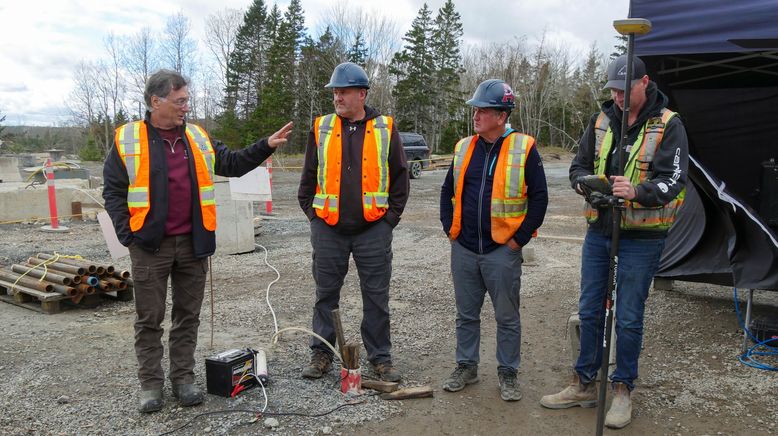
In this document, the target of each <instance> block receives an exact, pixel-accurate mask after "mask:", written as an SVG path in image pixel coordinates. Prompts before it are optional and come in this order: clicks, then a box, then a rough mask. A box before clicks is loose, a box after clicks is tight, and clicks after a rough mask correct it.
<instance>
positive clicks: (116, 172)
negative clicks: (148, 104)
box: [103, 112, 275, 258]
mask: <svg viewBox="0 0 778 436" xmlns="http://www.w3.org/2000/svg"><path fill="white" fill-rule="evenodd" d="M149 116H150V114H149V113H148V112H147V113H146V119H145V120H144V123H145V124H146V127H147V128H148V133H149V135H148V137H149V155H150V156H149V167H150V168H149V196H150V197H149V201H150V206H151V209H150V210H149V213H148V215H146V220H145V222H144V223H143V227H142V228H141V229H140V230H138V231H137V232H133V231H132V230H130V211H129V209H128V207H127V189H128V188H129V184H130V182H129V178H128V177H127V170H126V168H125V166H124V163H123V162H122V159H121V157H120V156H119V151H118V150H117V149H116V146H115V145H114V146H112V147H111V150H110V151H109V152H108V156H106V158H105V165H104V167H103V183H104V187H103V199H105V210H106V211H107V212H108V215H109V216H110V217H111V221H112V222H113V226H114V228H115V229H116V236H118V237H119V242H121V243H122V244H123V245H124V246H129V245H130V244H132V243H136V244H138V246H139V247H141V248H143V249H144V250H147V251H151V252H155V251H157V250H158V249H159V246H160V244H161V242H162V238H163V237H164V236H165V222H166V221H167V210H168V207H167V202H168V190H167V183H168V179H167V157H166V156H165V150H164V148H163V147H164V144H163V142H162V138H161V137H160V136H159V133H158V132H157V130H156V129H155V128H154V127H153V126H152V125H151V123H150V122H149ZM185 128H186V126H181V127H180V129H181V138H183V141H184V144H185V146H186V147H187V152H188V153H189V156H192V155H193V154H192V146H191V144H189V141H188V139H187V137H186V135H185V134H184V129H185ZM211 141H212V144H213V147H214V153H215V160H214V171H215V173H216V174H218V175H220V176H226V177H240V176H242V175H244V174H246V173H248V172H249V171H251V170H252V169H254V168H256V167H257V166H258V165H259V164H261V163H262V162H264V161H265V159H267V157H268V156H270V155H271V154H272V153H273V152H274V151H275V149H273V148H270V146H268V144H267V138H263V139H261V140H260V141H259V142H257V143H255V144H252V145H250V146H249V147H247V148H244V149H243V150H238V151H231V150H229V149H228V148H227V147H226V146H225V145H224V144H222V143H221V142H218V141H213V139H212V140H211ZM195 174H196V173H195V168H194V162H193V161H192V159H189V175H190V179H191V182H192V199H193V200H194V201H192V239H193V241H194V253H195V256H197V257H198V258H203V257H208V256H210V255H212V254H213V252H214V251H215V250H216V235H215V232H211V231H208V230H206V229H205V227H203V219H202V213H201V211H200V204H199V201H198V200H197V199H199V198H200V194H199V193H198V188H197V181H196V175H195Z"/></svg>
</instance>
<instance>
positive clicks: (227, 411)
mask: <svg viewBox="0 0 778 436" xmlns="http://www.w3.org/2000/svg"><path fill="white" fill-rule="evenodd" d="M365 401H367V398H362V399H360V400H358V401H349V402H347V403H343V404H341V405H340V406H337V407H334V408H332V409H330V410H327V411H326V412H321V413H302V412H263V411H259V410H251V409H224V410H214V411H211V412H203V413H199V414H197V415H195V416H193V417H192V418H191V419H189V421H187V422H185V423H184V424H182V425H180V426H179V427H176V428H174V429H173V430H169V431H166V432H164V433H160V435H159V436H166V435H170V434H173V433H175V432H177V431H179V430H183V429H185V428H187V427H189V426H190V425H192V424H193V423H194V422H195V420H197V419H199V418H202V417H203V416H210V415H220V414H225V415H226V414H230V413H250V414H252V415H255V416H256V417H257V418H260V417H262V416H263V415H264V416H299V417H302V418H321V417H322V416H327V415H329V414H331V413H334V412H336V411H338V410H340V409H343V408H344V407H349V406H356V405H358V404H362V403H364V402H365Z"/></svg>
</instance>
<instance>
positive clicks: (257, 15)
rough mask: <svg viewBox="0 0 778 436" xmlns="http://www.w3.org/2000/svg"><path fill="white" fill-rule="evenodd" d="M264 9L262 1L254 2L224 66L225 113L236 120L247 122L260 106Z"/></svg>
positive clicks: (264, 37)
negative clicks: (231, 115) (225, 70)
mask: <svg viewBox="0 0 778 436" xmlns="http://www.w3.org/2000/svg"><path fill="white" fill-rule="evenodd" d="M267 21H268V17H267V8H266V7H265V3H264V1H263V0H254V1H253V2H252V4H251V6H249V9H248V10H247V11H246V13H245V14H244V16H243V24H242V25H241V26H240V28H239V29H238V35H237V38H236V41H235V50H234V51H233V52H232V54H231V55H230V59H229V61H228V63H227V72H226V77H227V87H226V89H225V93H224V102H223V106H224V110H225V111H232V112H235V114H234V116H235V117H236V118H242V119H247V118H248V115H249V114H250V113H251V112H252V111H253V110H254V109H255V108H256V107H257V106H258V105H259V99H260V94H261V92H262V83H263V78H264V71H265V63H266V60H265V52H266V50H267V46H268V29H267Z"/></svg>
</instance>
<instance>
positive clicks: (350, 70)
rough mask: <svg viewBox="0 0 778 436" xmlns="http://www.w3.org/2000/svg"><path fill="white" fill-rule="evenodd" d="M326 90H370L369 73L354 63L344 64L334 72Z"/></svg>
mask: <svg viewBox="0 0 778 436" xmlns="http://www.w3.org/2000/svg"><path fill="white" fill-rule="evenodd" d="M324 87H325V88H365V89H368V88H370V85H369V84H368V81H367V73H366V72H365V70H363V69H362V67H360V66H359V65H357V64H355V63H353V62H344V63H342V64H340V65H338V66H337V67H335V70H334V71H333V72H332V77H330V83H328V84H326V85H324Z"/></svg>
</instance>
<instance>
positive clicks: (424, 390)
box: [381, 386, 434, 400]
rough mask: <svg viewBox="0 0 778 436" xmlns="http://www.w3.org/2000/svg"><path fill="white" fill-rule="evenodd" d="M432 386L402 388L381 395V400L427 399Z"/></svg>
mask: <svg viewBox="0 0 778 436" xmlns="http://www.w3.org/2000/svg"><path fill="white" fill-rule="evenodd" d="M433 392H434V391H433V390H432V386H417V387H414V388H404V389H400V390H397V391H394V392H389V393H386V394H381V399H382V400H407V399H411V398H427V397H431V396H432V393H433Z"/></svg>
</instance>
